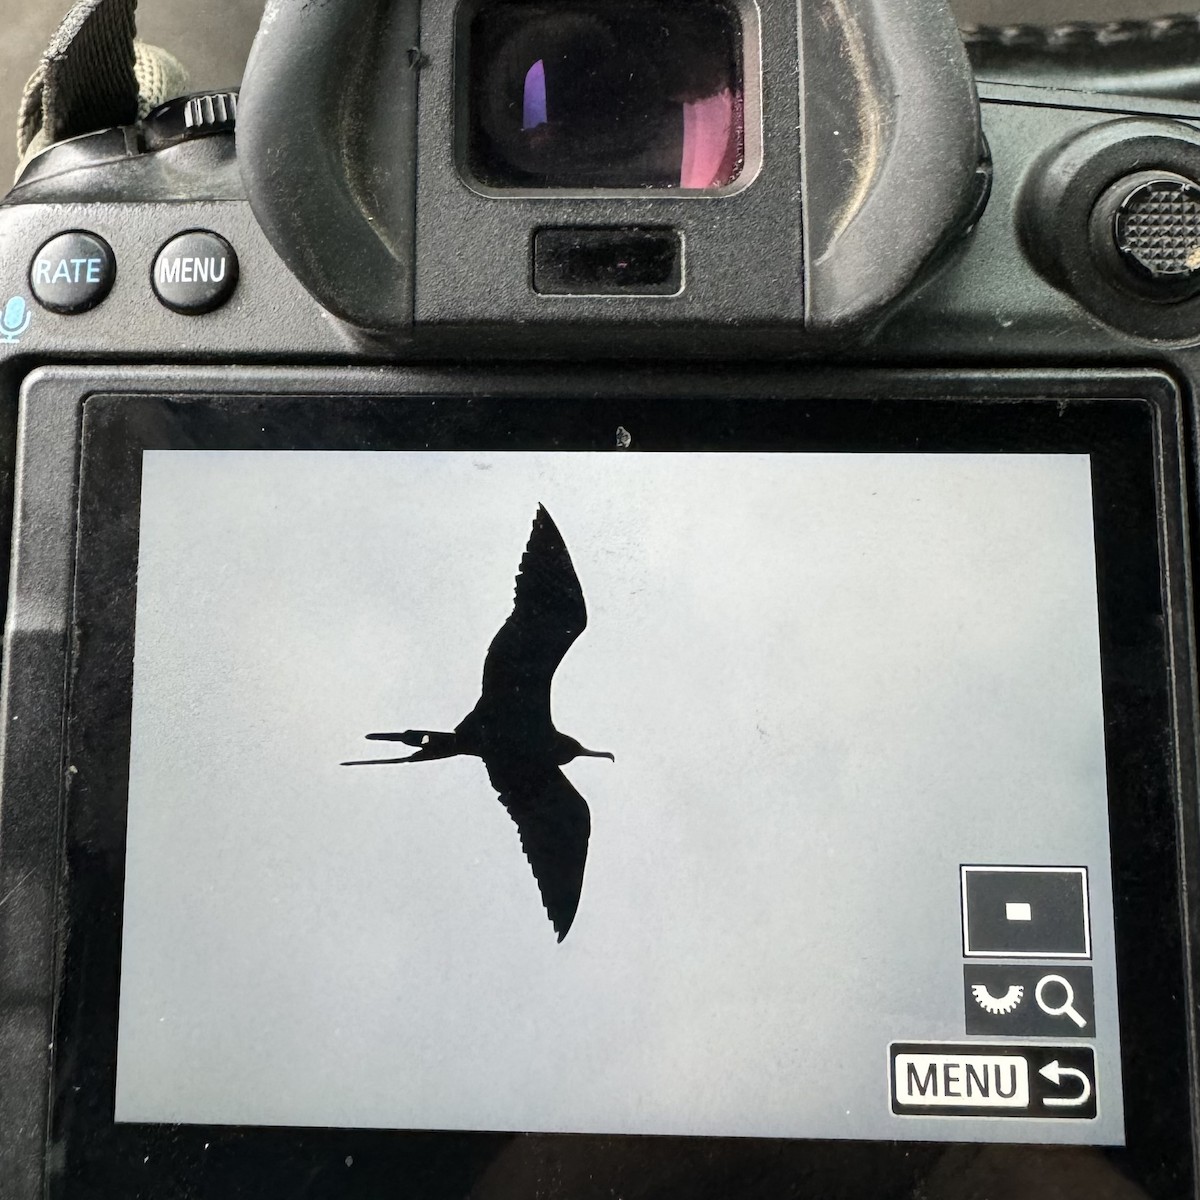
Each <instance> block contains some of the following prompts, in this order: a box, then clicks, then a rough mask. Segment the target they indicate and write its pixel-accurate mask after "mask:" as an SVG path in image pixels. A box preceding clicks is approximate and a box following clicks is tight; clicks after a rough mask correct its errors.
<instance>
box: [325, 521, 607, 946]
mask: <svg viewBox="0 0 1200 1200" xmlns="http://www.w3.org/2000/svg"><path fill="white" fill-rule="evenodd" d="M586 627H587V606H586V605H585V603H584V599H583V588H582V587H580V585H579V577H578V576H577V575H576V574H575V567H574V565H573V564H572V562H571V556H570V554H569V553H568V552H567V547H566V543H565V542H564V541H563V538H562V534H561V533H559V531H558V526H556V525H555V524H554V521H553V520H552V519H551V517H550V514H549V513H548V512H547V511H546V510H545V508H543V507H542V506H541V505H538V511H537V515H536V516H535V517H534V519H533V531H532V533H530V535H529V544H528V545H527V546H526V547H525V553H524V555H523V556H522V558H521V566H520V570H519V572H518V574H517V583H516V597H515V601H514V604H513V610H512V615H511V616H510V617H509V618H508V620H507V621H505V622H504V624H503V625H502V626H501V627H500V631H499V632H498V633H497V634H496V636H495V637H494V638H493V639H492V644H491V646H490V647H489V648H488V652H487V657H486V658H485V659H484V663H483V688H482V691H481V693H480V696H479V701H478V703H477V704H476V705H475V707H474V708H473V709H472V710H471V711H470V712H469V713H468V714H467V715H466V716H465V717H464V718H463V719H462V721H461V722H460V723H459V725H458V727H457V728H456V729H455V730H454V732H453V733H438V732H435V731H433V730H429V729H406V730H404V732H403V733H368V734H367V739H368V741H373V742H403V743H404V744H405V745H406V746H415V747H417V751H416V753H415V754H409V755H407V756H406V757H404V758H375V759H366V760H363V761H358V762H348V763H343V764H342V765H343V766H346V767H364V766H381V765H385V764H390V763H411V762H430V761H432V760H433V759H437V758H453V757H454V756H455V755H457V754H468V755H474V756H475V757H477V758H481V759H483V765H484V767H485V768H486V769H487V773H488V778H489V779H490V780H491V783H492V787H494V788H495V789H496V791H497V792H498V793H499V794H500V803H501V804H503V805H504V807H505V808H506V809H507V810H508V815H509V816H510V817H512V819H513V820H514V821H515V822H516V826H517V833H518V834H519V835H520V838H521V848H522V849H523V850H524V851H525V857H526V858H527V859H528V860H529V865H530V866H531V867H532V868H533V875H534V878H535V879H536V880H537V885H538V889H539V890H540V891H541V894H542V903H543V904H544V905H545V906H546V913H547V914H548V915H549V917H550V921H551V923H552V924H553V926H554V930H555V932H556V933H557V934H558V940H559V941H560V942H561V941H562V940H563V938H565V937H566V936H567V931H568V930H569V929H570V928H571V922H572V921H574V920H575V911H576V909H578V907H579V894H580V891H581V890H582V888H583V869H584V866H585V864H586V863H587V851H588V837H589V836H590V834H591V829H592V821H591V813H590V812H589V810H588V806H587V802H586V801H585V800H584V798H583V797H582V796H581V795H580V794H579V793H578V792H577V791H576V790H575V788H574V787H573V786H572V785H571V781H570V780H569V779H568V778H567V777H566V776H565V775H564V774H563V773H562V771H561V770H560V768H561V767H562V766H563V764H565V763H569V762H570V761H571V760H572V759H574V758H579V757H581V756H587V757H589V758H607V759H610V760H612V761H614V762H615V761H616V759H615V758H614V756H613V755H612V754H609V753H607V752H601V751H596V750H585V749H584V748H583V747H582V746H581V745H580V744H579V743H578V742H577V741H576V740H575V739H574V738H573V737H567V735H566V734H565V733H559V731H558V730H557V729H555V728H554V721H553V719H552V718H551V715H550V685H551V683H552V681H553V679H554V673H555V671H557V670H558V666H559V663H561V662H562V660H563V658H564V657H565V656H566V653H567V651H568V650H570V648H571V646H572V645H573V644H574V642H575V639H576V638H577V637H579V635H580V634H581V633H582V632H583V631H584V629H585V628H586Z"/></svg>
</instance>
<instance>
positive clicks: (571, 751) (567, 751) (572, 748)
mask: <svg viewBox="0 0 1200 1200" xmlns="http://www.w3.org/2000/svg"><path fill="white" fill-rule="evenodd" d="M573 758H607V759H608V761H609V762H616V761H617V756H616V755H615V754H610V753H609V752H608V751H607V750H589V749H588V748H587V747H586V746H581V745H580V744H579V743H578V742H577V741H576V740H575V739H574V738H573V737H567V735H566V734H565V733H560V734H559V735H558V763H559V766H562V765H563V764H564V763H569V762H570V761H571V759H573Z"/></svg>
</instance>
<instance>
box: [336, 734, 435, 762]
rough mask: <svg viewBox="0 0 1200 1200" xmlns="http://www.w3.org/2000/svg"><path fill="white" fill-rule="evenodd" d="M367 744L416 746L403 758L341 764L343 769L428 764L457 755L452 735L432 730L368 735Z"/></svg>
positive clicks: (367, 759)
mask: <svg viewBox="0 0 1200 1200" xmlns="http://www.w3.org/2000/svg"><path fill="white" fill-rule="evenodd" d="M367 741H368V742H403V743H404V744H405V745H406V746H416V747H417V752H416V754H407V755H405V756H404V757H403V758H365V759H358V760H356V761H353V762H344V763H342V766H343V767H378V766H386V765H388V764H391V763H405V762H429V761H431V760H432V759H435V758H453V757H454V756H455V755H456V754H457V753H458V739H457V738H456V737H455V735H454V734H453V733H438V732H437V731H436V730H434V729H406V730H404V732H403V733H368V734H367Z"/></svg>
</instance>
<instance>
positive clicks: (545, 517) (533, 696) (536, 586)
mask: <svg viewBox="0 0 1200 1200" xmlns="http://www.w3.org/2000/svg"><path fill="white" fill-rule="evenodd" d="M586 627H587V605H586V604H585V603H584V599H583V588H582V587H580V585H579V577H578V576H577V575H576V574H575V566H574V564H573V563H572V562H571V555H570V554H569V553H568V552H567V546H566V543H565V542H564V541H563V537H562V534H561V533H559V531H558V526H557V525H555V524H554V521H553V520H552V519H551V517H550V514H549V513H548V512H547V511H546V510H545V509H544V508H543V507H542V506H541V505H538V510H537V515H536V516H535V517H534V519H533V531H532V532H531V533H530V535H529V543H528V545H527V546H526V547H525V553H524V555H523V556H522V558H521V567H520V571H519V573H518V575H517V585H516V594H515V600H514V603H513V610H512V615H511V616H510V617H509V618H508V620H507V621H505V622H504V624H503V625H502V626H501V627H500V631H499V632H498V633H497V634H496V636H495V637H494V638H493V639H492V644H491V646H490V647H489V648H488V652H487V658H486V659H485V660H484V664H483V691H482V694H481V696H480V700H479V705H478V706H477V711H478V712H479V713H480V715H481V716H484V715H486V716H487V717H488V718H489V719H491V720H495V719H499V720H501V721H516V722H521V723H524V722H528V721H535V722H538V723H539V724H542V723H544V724H545V725H547V726H548V725H549V722H550V683H551V681H552V680H553V678H554V672H555V671H556V670H558V664H559V663H560V662H562V660H563V656H564V655H565V654H566V653H567V651H568V650H569V649H570V648H571V645H572V644H573V643H574V641H575V639H576V638H577V637H579V635H580V634H581V633H582V632H583V631H584V629H585V628H586Z"/></svg>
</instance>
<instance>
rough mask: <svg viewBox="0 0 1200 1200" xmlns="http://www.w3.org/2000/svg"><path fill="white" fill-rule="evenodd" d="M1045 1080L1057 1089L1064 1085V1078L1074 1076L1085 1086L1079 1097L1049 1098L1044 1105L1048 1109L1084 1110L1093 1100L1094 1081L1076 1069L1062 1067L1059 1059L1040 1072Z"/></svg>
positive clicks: (1046, 1098)
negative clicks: (1084, 1106)
mask: <svg viewBox="0 0 1200 1200" xmlns="http://www.w3.org/2000/svg"><path fill="white" fill-rule="evenodd" d="M1038 1074H1039V1075H1041V1076H1042V1077H1043V1078H1044V1079H1048V1080H1050V1082H1051V1083H1052V1084H1054V1086H1055V1087H1059V1086H1061V1084H1062V1081H1063V1077H1064V1076H1073V1077H1074V1078H1075V1079H1078V1080H1079V1082H1080V1083H1082V1084H1083V1091H1082V1092H1080V1094H1079V1095H1078V1096H1047V1097H1045V1099H1043V1100H1042V1103H1043V1104H1044V1105H1045V1106H1046V1107H1047V1108H1082V1107H1083V1105H1085V1104H1086V1103H1087V1102H1088V1101H1089V1100H1090V1099H1091V1098H1092V1081H1091V1080H1090V1079H1088V1077H1087V1076H1086V1075H1085V1074H1084V1073H1083V1072H1082V1071H1078V1070H1076V1069H1075V1068H1074V1067H1060V1066H1059V1065H1058V1059H1055V1060H1054V1061H1053V1062H1052V1063H1047V1064H1046V1065H1045V1066H1044V1067H1043V1068H1042V1069H1041V1070H1040V1071H1039V1072H1038Z"/></svg>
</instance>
